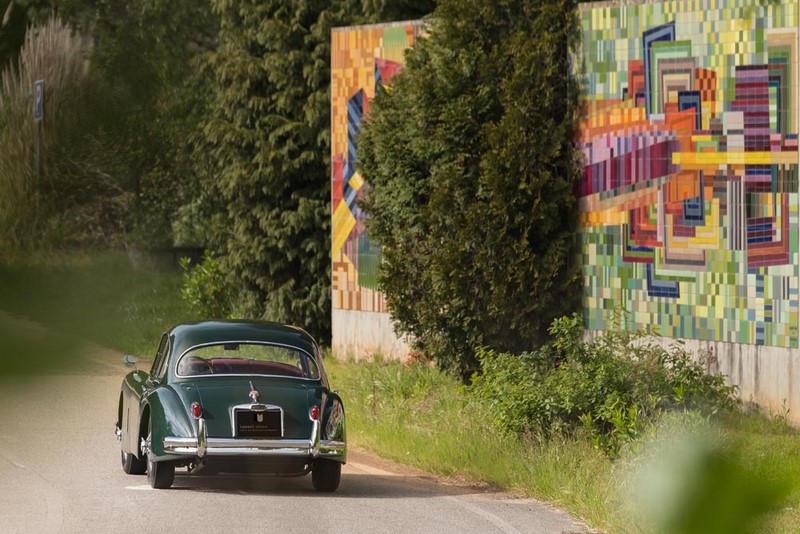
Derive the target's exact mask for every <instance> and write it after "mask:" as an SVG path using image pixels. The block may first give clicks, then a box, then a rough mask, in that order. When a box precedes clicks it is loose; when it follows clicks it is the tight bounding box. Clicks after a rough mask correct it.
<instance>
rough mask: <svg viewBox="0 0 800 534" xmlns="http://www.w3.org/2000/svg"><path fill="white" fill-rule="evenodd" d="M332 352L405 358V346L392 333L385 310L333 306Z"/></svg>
mask: <svg viewBox="0 0 800 534" xmlns="http://www.w3.org/2000/svg"><path fill="white" fill-rule="evenodd" d="M331 316H332V319H333V339H332V341H331V344H332V347H333V354H334V355H335V356H336V357H338V358H347V357H350V356H352V357H354V358H355V359H357V360H358V359H361V358H366V357H371V356H372V355H373V354H380V355H382V356H383V357H384V358H386V359H393V360H405V359H406V357H408V352H409V347H408V344H407V343H406V341H405V340H404V339H400V338H398V337H397V335H395V333H394V327H393V326H392V320H391V317H390V315H389V314H388V313H376V312H365V311H352V310H337V309H333V310H332V313H331Z"/></svg>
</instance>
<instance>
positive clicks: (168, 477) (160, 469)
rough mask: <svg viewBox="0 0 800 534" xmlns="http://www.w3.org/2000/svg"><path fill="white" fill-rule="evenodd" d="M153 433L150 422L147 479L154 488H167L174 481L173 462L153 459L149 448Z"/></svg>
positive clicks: (148, 429)
mask: <svg viewBox="0 0 800 534" xmlns="http://www.w3.org/2000/svg"><path fill="white" fill-rule="evenodd" d="M152 436H153V433H152V431H151V430H150V423H149V422H148V428H147V449H148V452H147V481H148V482H149V483H150V486H152V487H153V488H154V489H167V488H169V487H171V486H172V483H173V482H174V481H175V464H173V463H172V462H155V461H153V452H152V451H151V450H150V447H151V443H152Z"/></svg>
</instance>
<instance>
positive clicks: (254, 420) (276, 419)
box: [236, 410, 283, 438]
mask: <svg viewBox="0 0 800 534" xmlns="http://www.w3.org/2000/svg"><path fill="white" fill-rule="evenodd" d="M282 434H283V432H282V428H281V412H280V410H267V411H265V412H251V411H249V410H236V437H237V438H279V437H281V436H282Z"/></svg>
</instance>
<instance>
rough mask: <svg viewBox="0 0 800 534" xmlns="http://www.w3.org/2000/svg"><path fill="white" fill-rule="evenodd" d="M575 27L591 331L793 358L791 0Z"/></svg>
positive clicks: (685, 4) (701, 1) (609, 15)
mask: <svg viewBox="0 0 800 534" xmlns="http://www.w3.org/2000/svg"><path fill="white" fill-rule="evenodd" d="M580 16H581V24H582V33H583V44H582V47H583V48H582V53H581V55H580V58H579V65H580V68H581V72H582V75H583V79H584V88H585V93H584V94H585V96H584V104H585V110H586V115H585V119H584V123H583V125H582V129H581V139H580V146H581V149H582V151H583V154H584V157H585V168H584V175H583V180H582V182H581V183H580V186H579V197H580V206H581V237H580V238H581V247H582V254H583V274H584V279H585V290H584V307H585V308H584V315H585V321H586V325H587V328H590V329H603V328H605V327H607V326H608V322H609V319H610V318H611V315H612V314H613V311H614V310H615V309H619V308H621V309H625V310H627V312H628V316H627V317H628V321H629V326H630V327H631V328H639V327H643V326H655V327H656V328H657V329H658V330H659V332H660V333H661V334H662V335H666V336H670V337H678V338H689V339H700V340H713V341H725V342H738V343H750V344H756V345H772V346H780V347H797V346H798V328H797V327H798V259H799V258H798V176H797V175H798V128H797V124H798V122H797V96H798V78H797V70H798V63H797V61H798V57H797V39H798V35H797V24H798V17H797V3H796V0H778V1H776V2H764V3H760V2H754V1H753V0H681V1H665V2H655V3H646V4H638V5H636V4H630V5H623V4H621V3H620V4H616V3H614V4H610V3H608V4H584V5H583V6H582V7H581V10H580Z"/></svg>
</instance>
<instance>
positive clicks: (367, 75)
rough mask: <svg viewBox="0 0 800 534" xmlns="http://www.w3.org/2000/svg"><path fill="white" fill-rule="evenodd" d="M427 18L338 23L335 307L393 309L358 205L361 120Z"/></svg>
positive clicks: (334, 62) (334, 51)
mask: <svg viewBox="0 0 800 534" xmlns="http://www.w3.org/2000/svg"><path fill="white" fill-rule="evenodd" d="M422 24H423V23H422V22H421V21H417V22H402V23H395V24H383V25H375V26H359V27H352V28H337V29H334V30H333V32H332V48H331V130H332V139H331V150H332V154H331V161H332V167H333V168H332V182H331V185H332V187H331V197H332V198H331V204H332V210H333V218H332V225H331V226H332V235H331V245H332V250H331V257H332V259H333V275H332V286H333V308H334V309H340V310H357V311H373V312H387V311H388V310H387V308H386V299H385V297H384V295H383V294H382V293H381V292H380V291H377V287H376V285H377V284H376V274H377V273H376V271H377V262H378V250H377V247H376V245H375V243H372V242H371V241H370V239H369V237H368V236H367V234H366V232H365V228H364V215H363V213H361V211H360V210H359V208H358V202H357V201H358V199H359V198H360V197H361V196H362V195H363V192H364V187H365V183H364V180H363V178H362V177H361V175H360V174H359V173H358V172H357V171H356V163H357V160H356V149H357V143H358V137H357V134H358V131H359V129H360V127H361V121H362V119H363V118H364V116H365V115H366V114H367V113H368V112H369V103H370V101H371V100H372V99H373V98H374V97H375V93H376V91H377V90H378V88H379V87H381V85H382V84H383V83H385V82H387V81H388V80H389V79H390V78H391V77H392V76H394V75H395V74H397V73H398V72H400V70H402V66H403V53H404V52H405V50H406V49H407V48H409V47H410V46H412V45H413V44H414V41H415V39H416V38H417V36H418V35H419V33H420V32H421V31H422V28H423V26H422Z"/></svg>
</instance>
